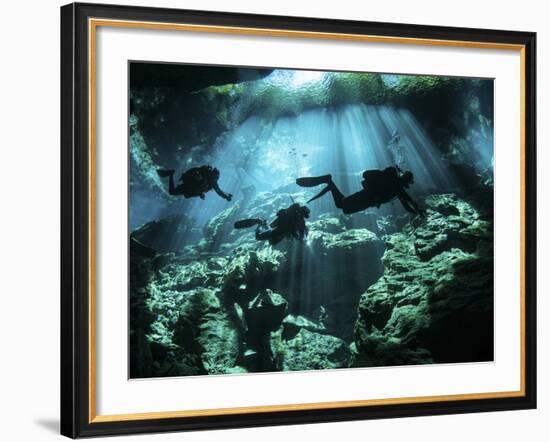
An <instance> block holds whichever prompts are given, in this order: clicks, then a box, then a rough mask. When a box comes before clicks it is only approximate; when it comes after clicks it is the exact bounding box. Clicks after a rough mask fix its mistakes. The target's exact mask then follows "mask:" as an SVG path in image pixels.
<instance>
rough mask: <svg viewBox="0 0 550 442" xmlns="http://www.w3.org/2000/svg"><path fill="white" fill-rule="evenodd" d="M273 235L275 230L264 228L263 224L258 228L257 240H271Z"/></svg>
mask: <svg viewBox="0 0 550 442" xmlns="http://www.w3.org/2000/svg"><path fill="white" fill-rule="evenodd" d="M272 236H273V230H271V229H267V230H265V229H262V228H261V226H258V228H257V229H256V240H257V241H264V240H269V239H271V237H272Z"/></svg>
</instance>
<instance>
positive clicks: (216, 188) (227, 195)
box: [213, 182, 233, 201]
mask: <svg viewBox="0 0 550 442" xmlns="http://www.w3.org/2000/svg"><path fill="white" fill-rule="evenodd" d="M213 189H214V192H216V193H217V194H218V195H219V196H221V197H222V198H223V199H224V200H227V201H231V198H233V195H231V194H230V193H225V192H224V191H223V190H222V189H220V186H218V183H217V182H216V183H214V186H213Z"/></svg>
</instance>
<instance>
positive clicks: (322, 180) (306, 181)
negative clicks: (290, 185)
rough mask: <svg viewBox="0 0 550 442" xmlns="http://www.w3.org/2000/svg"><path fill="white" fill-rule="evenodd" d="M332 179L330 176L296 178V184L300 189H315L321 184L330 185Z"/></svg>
mask: <svg viewBox="0 0 550 442" xmlns="http://www.w3.org/2000/svg"><path fill="white" fill-rule="evenodd" d="M331 179H332V177H331V176H330V175H321V176H312V177H304V178H296V184H298V186H300V187H315V186H318V185H319V184H328V183H330V180H331Z"/></svg>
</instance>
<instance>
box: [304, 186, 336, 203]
mask: <svg viewBox="0 0 550 442" xmlns="http://www.w3.org/2000/svg"><path fill="white" fill-rule="evenodd" d="M328 191H330V186H326V187H325V188H324V189H323V190H321V191H320V192H319V193H318V194H317V195H315V196H314V197H313V198H311V199H310V200H308V201H307V202H306V204H309V203H311V202H312V201H315V200H316V199H317V198H321V197H322V196H323V195H324V194H325V193H327V192H328Z"/></svg>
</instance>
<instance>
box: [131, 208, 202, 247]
mask: <svg viewBox="0 0 550 442" xmlns="http://www.w3.org/2000/svg"><path fill="white" fill-rule="evenodd" d="M198 235H199V232H198V231H197V229H196V228H195V227H194V224H193V221H192V220H191V219H190V218H189V217H187V216H186V215H174V216H170V217H168V218H163V219H160V220H158V221H151V222H149V223H146V224H144V225H143V226H141V227H139V228H138V229H136V230H134V231H133V232H132V235H131V238H133V239H134V240H135V241H136V242H138V243H140V244H141V245H143V246H146V247H149V248H151V249H154V250H156V251H157V252H160V253H166V252H179V251H181V250H182V249H183V248H184V247H185V244H186V243H188V242H189V241H194V240H196V239H197V238H198Z"/></svg>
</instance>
